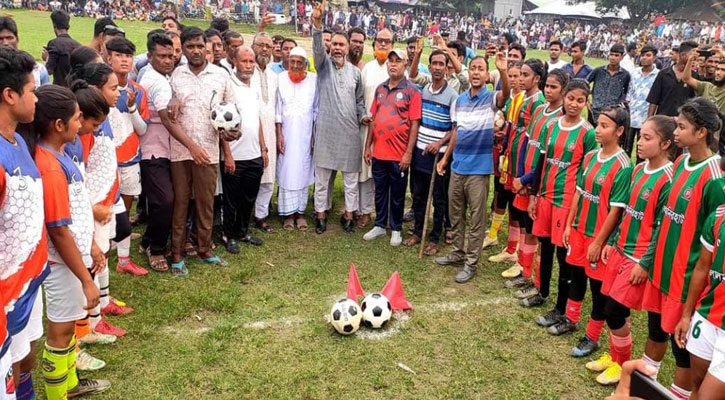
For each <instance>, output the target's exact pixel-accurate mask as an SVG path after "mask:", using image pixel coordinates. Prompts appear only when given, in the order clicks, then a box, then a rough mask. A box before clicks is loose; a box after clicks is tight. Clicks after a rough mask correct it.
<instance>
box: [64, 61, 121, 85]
mask: <svg viewBox="0 0 725 400" xmlns="http://www.w3.org/2000/svg"><path fill="white" fill-rule="evenodd" d="M112 73H113V70H112V69H111V67H109V66H108V64H102V63H90V64H84V65H83V64H78V65H75V66H74V67H73V69H72V70H71V72H70V74H69V75H68V82H71V83H72V82H74V81H76V80H78V79H82V80H84V81H86V82H87V83H88V84H89V85H93V86H95V87H97V88H99V89H100V88H102V87H103V85H105V84H106V83H107V82H108V77H110V76H111V74H112Z"/></svg>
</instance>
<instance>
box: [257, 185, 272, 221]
mask: <svg viewBox="0 0 725 400" xmlns="http://www.w3.org/2000/svg"><path fill="white" fill-rule="evenodd" d="M273 190H274V182H270V183H262V184H260V185H259V193H257V201H256V203H255V204H254V218H257V219H264V218H267V216H268V215H269V202H270V201H271V200H272V191H273Z"/></svg>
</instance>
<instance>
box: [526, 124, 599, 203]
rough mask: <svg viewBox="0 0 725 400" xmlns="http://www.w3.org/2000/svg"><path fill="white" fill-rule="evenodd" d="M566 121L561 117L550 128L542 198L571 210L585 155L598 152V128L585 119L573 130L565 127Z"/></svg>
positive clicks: (541, 191) (545, 152)
mask: <svg viewBox="0 0 725 400" xmlns="http://www.w3.org/2000/svg"><path fill="white" fill-rule="evenodd" d="M563 121H564V117H561V118H558V119H555V120H553V121H551V122H549V124H548V125H547V126H546V143H545V146H544V148H542V149H541V152H542V154H543V155H544V156H545V157H546V158H545V160H544V171H543V173H542V178H541V190H540V195H541V196H542V197H544V198H546V199H547V200H549V201H551V202H552V203H553V204H554V205H555V206H557V207H563V208H569V207H571V200H572V197H574V190H576V181H577V176H579V174H580V173H581V163H582V159H583V158H584V154H586V153H588V152H590V151H592V150H594V149H595V148H596V147H597V142H596V140H595V139H594V128H592V126H591V125H590V124H589V123H588V122H587V121H586V120H584V119H583V118H582V119H581V120H580V121H579V123H578V124H576V125H574V126H570V127H564V126H563V125H562V123H563Z"/></svg>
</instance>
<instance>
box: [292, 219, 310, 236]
mask: <svg viewBox="0 0 725 400" xmlns="http://www.w3.org/2000/svg"><path fill="white" fill-rule="evenodd" d="M295 223H296V224H297V229H299V230H301V231H302V232H305V231H306V230H307V229H308V228H309V227H308V226H307V220H306V219H305V217H297V219H295Z"/></svg>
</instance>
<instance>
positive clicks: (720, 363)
mask: <svg viewBox="0 0 725 400" xmlns="http://www.w3.org/2000/svg"><path fill="white" fill-rule="evenodd" d="M707 372H708V373H709V374H710V375H712V376H714V377H715V378H717V380H719V381H720V382H722V383H725V335H720V337H719V338H718V339H717V341H716V342H715V351H713V353H712V360H711V361H710V367H709V368H708V369H707Z"/></svg>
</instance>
